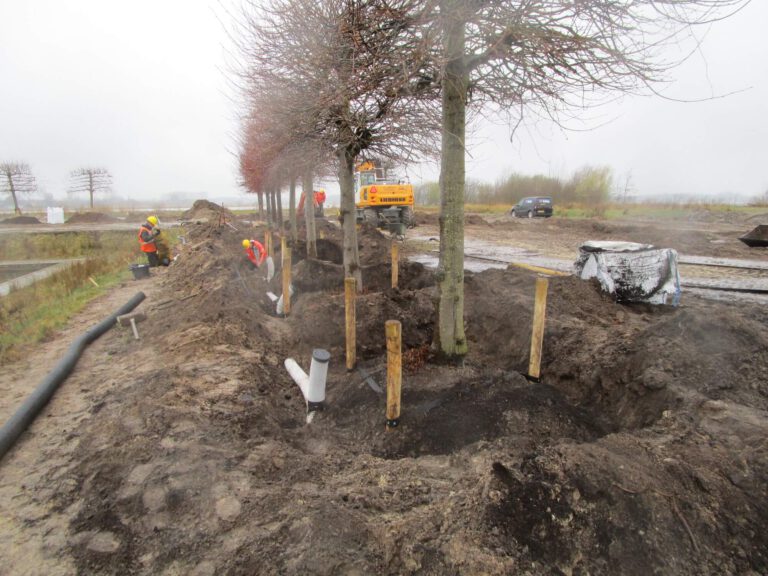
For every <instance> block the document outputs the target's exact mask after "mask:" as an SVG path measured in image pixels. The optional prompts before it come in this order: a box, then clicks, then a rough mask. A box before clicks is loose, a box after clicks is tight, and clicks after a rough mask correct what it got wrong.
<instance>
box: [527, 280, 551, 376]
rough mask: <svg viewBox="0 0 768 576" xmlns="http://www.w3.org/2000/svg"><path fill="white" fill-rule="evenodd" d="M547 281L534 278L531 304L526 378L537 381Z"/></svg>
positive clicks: (542, 339)
mask: <svg viewBox="0 0 768 576" xmlns="http://www.w3.org/2000/svg"><path fill="white" fill-rule="evenodd" d="M548 287H549V279H547V278H541V277H540V278H536V300H535V301H534V304H533V330H532V331H531V359H530V363H529V364H528V376H530V377H531V378H534V379H536V380H538V379H539V375H540V373H541V372H540V371H541V350H542V344H543V342H544V320H545V318H546V314H547V288H548Z"/></svg>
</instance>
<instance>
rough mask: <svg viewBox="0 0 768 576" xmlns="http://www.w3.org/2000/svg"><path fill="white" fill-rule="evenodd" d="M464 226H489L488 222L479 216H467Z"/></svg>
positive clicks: (465, 216)
mask: <svg viewBox="0 0 768 576" xmlns="http://www.w3.org/2000/svg"><path fill="white" fill-rule="evenodd" d="M464 224H468V225H470V226H489V224H488V222H487V221H486V220H485V219H484V218H483V217H482V216H480V215H478V214H465V215H464Z"/></svg>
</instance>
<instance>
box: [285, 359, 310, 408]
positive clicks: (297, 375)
mask: <svg viewBox="0 0 768 576" xmlns="http://www.w3.org/2000/svg"><path fill="white" fill-rule="evenodd" d="M285 369H286V370H288V374H290V375H291V378H293V381H294V382H296V384H298V385H299V388H301V393H302V394H303V395H304V399H305V400H306V399H307V393H308V392H309V376H308V375H307V373H306V372H304V370H302V369H301V366H299V364H298V363H297V362H296V360H294V359H293V358H286V359H285Z"/></svg>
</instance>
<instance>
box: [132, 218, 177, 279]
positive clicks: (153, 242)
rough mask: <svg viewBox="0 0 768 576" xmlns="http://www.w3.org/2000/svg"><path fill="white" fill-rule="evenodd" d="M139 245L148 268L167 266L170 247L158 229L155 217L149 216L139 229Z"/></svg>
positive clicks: (169, 257)
mask: <svg viewBox="0 0 768 576" xmlns="http://www.w3.org/2000/svg"><path fill="white" fill-rule="evenodd" d="M139 245H140V246H141V251H142V252H144V254H146V255H147V262H148V263H149V265H150V266H152V267H155V266H168V265H169V264H170V263H171V247H170V245H169V244H168V240H167V239H166V238H165V236H164V235H163V233H162V231H161V230H160V227H159V221H158V219H157V216H150V217H148V218H147V221H146V222H144V224H142V225H141V228H139Z"/></svg>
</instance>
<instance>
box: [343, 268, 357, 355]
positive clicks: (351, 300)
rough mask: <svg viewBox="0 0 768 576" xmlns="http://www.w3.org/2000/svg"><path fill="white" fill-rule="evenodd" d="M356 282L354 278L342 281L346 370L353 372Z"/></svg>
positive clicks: (355, 347) (355, 335)
mask: <svg viewBox="0 0 768 576" xmlns="http://www.w3.org/2000/svg"><path fill="white" fill-rule="evenodd" d="M356 284H357V281H356V280H355V278H354V277H352V276H350V277H349V278H345V279H344V319H345V322H346V334H347V370H353V369H354V367H355V364H356V363H357V333H356V331H355V330H356V327H355V295H356V294H357V286H356Z"/></svg>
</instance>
